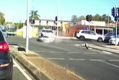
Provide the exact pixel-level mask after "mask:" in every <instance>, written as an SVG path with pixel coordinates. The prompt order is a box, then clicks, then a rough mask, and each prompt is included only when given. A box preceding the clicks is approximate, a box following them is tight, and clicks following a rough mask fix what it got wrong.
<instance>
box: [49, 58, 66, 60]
mask: <svg viewBox="0 0 119 80" xmlns="http://www.w3.org/2000/svg"><path fill="white" fill-rule="evenodd" d="M47 59H50V60H65V59H64V58H47Z"/></svg>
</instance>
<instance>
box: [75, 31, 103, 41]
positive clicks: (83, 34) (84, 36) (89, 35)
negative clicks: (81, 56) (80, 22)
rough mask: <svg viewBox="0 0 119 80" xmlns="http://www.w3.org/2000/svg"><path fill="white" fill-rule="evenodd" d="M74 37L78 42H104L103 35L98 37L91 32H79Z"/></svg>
mask: <svg viewBox="0 0 119 80" xmlns="http://www.w3.org/2000/svg"><path fill="white" fill-rule="evenodd" d="M76 37H77V38H78V39H80V40H85V39H91V40H97V41H99V42H101V41H103V40H104V36H103V35H99V34H97V33H95V32H94V31H91V30H80V31H79V32H78V33H76Z"/></svg>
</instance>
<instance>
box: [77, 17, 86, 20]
mask: <svg viewBox="0 0 119 80" xmlns="http://www.w3.org/2000/svg"><path fill="white" fill-rule="evenodd" d="M81 20H86V18H85V17H84V16H80V17H79V18H78V21H81Z"/></svg>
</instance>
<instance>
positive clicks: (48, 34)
mask: <svg viewBox="0 0 119 80" xmlns="http://www.w3.org/2000/svg"><path fill="white" fill-rule="evenodd" d="M38 40H39V41H42V42H52V41H54V40H55V32H54V31H53V30H52V29H43V30H41V32H40V35H39V38H38Z"/></svg>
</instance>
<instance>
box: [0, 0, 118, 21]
mask: <svg viewBox="0 0 119 80" xmlns="http://www.w3.org/2000/svg"><path fill="white" fill-rule="evenodd" d="M29 1H30V10H38V14H39V15H40V18H41V19H54V17H55V16H56V15H58V18H59V19H61V20H71V17H72V15H77V16H78V17H79V16H81V15H84V16H85V15H87V14H92V15H95V14H97V13H98V14H100V15H102V14H107V15H110V16H111V8H112V7H114V6H116V7H119V1H118V0H29ZM0 12H2V13H4V14H5V18H6V21H15V22H20V21H22V22H24V21H25V19H26V15H27V0H1V2H0Z"/></svg>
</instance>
